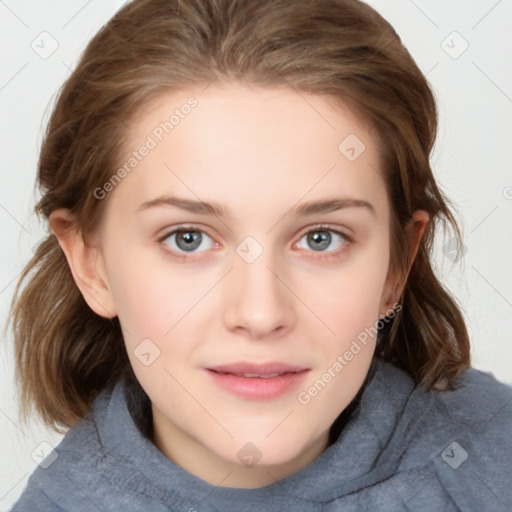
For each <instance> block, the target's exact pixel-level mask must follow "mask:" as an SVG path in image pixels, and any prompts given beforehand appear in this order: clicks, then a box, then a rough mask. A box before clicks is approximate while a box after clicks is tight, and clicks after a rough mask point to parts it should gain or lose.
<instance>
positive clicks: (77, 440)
mask: <svg viewBox="0 0 512 512" xmlns="http://www.w3.org/2000/svg"><path fill="white" fill-rule="evenodd" d="M109 394H110V390H105V391H104V392H103V393H101V394H100V395H99V396H98V397H97V399H96V400H95V402H94V406H93V411H91V414H90V415H89V417H87V418H84V419H82V420H80V421H79V422H78V423H77V424H76V425H75V426H74V427H73V428H71V429H69V430H68V431H67V432H66V434H65V435H64V437H63V438H62V440H61V441H60V443H59V444H58V445H57V446H56V447H54V448H52V449H51V451H49V453H47V454H46V457H45V459H44V460H42V461H41V462H40V463H39V464H38V466H37V467H36V469H35V470H34V472H33V473H32V474H31V475H30V477H29V479H28V482H27V485H26V488H25V490H24V492H23V493H22V495H21V496H20V498H19V499H18V501H17V502H16V504H15V505H14V508H13V509H12V510H13V512H23V511H28V510H30V511H54V510H55V511H57V510H70V509H68V508H61V506H63V503H65V502H67V501H70V502H72V504H73V505H74V506H78V505H79V504H80V503H81V502H80V500H81V496H80V492H79V491H80V486H83V485H87V483H88V482H89V481H92V480H94V479H95V478H96V475H97V474H98V472H99V470H100V469H101V466H102V460H103V459H104V457H105V453H104V446H103V445H102V442H101V438H100V435H99V432H98V422H101V411H103V410H104V406H105V402H108V398H109ZM73 488H75V491H76V492H71V489H73ZM57 504H58V505H57ZM85 505H86V504H84V506H85ZM86 509H87V508H84V510H86Z"/></svg>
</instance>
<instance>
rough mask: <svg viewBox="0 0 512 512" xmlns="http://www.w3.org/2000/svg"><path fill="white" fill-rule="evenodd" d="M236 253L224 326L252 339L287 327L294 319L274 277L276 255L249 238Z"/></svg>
mask: <svg viewBox="0 0 512 512" xmlns="http://www.w3.org/2000/svg"><path fill="white" fill-rule="evenodd" d="M236 253H237V254H236V255H235V260H234V269H233V272H232V276H231V278H232V282H231V283H230V288H231V295H230V301H229V302H228V304H227V306H226V307H227V310H226V312H225V320H226V323H227V325H228V326H229V327H230V328H244V329H246V330H248V331H251V333H252V334H253V336H255V337H261V336H264V335H266V334H269V333H270V332H272V331H274V330H276V329H278V328H281V329H282V328H284V327H289V326H290V324H291V322H292V321H293V318H294V315H293V307H292V306H293V305H292V302H291V300H290V296H289V295H290V292H289V290H287V289H286V286H285V285H284V284H283V283H282V282H281V280H280V279H279V278H278V277H277V276H279V273H280V272H279V270H278V268H279V267H280V265H279V264H278V261H277V260H278V255H276V254H275V251H274V250H273V249H272V248H271V247H264V246H263V244H261V243H259V242H258V241H257V240H256V239H254V238H253V237H247V238H246V239H245V240H243V241H242V242H241V243H240V244H239V245H238V246H237V248H236ZM276 274H277V276H276ZM233 281H234V282H233Z"/></svg>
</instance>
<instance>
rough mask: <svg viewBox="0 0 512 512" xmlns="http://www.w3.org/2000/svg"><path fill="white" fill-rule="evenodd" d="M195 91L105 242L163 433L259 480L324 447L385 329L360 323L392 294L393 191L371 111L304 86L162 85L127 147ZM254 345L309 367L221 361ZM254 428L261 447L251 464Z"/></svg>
mask: <svg viewBox="0 0 512 512" xmlns="http://www.w3.org/2000/svg"><path fill="white" fill-rule="evenodd" d="M303 96H305V97H308V95H307V94H303ZM190 97H194V98H195V99H196V100H197V105H196V106H195V107H194V108H193V109H190V112H189V113H188V114H187V115H184V116H183V118H180V121H179V124H177V125H176V126H175V127H174V128H173V129H172V131H170V132H169V133H168V134H165V135H163V136H162V140H160V141H158V143H157V144H156V145H155V147H153V148H152V149H151V150H150V151H149V152H148V153H147V155H146V156H145V157H144V158H142V159H141V161H140V162H139V163H138V164H137V166H136V168H134V170H133V171H131V172H130V173H129V175H127V176H126V177H125V178H124V179H123V180H122V181H121V182H120V183H119V184H117V185H116V187H115V189H114V190H113V191H112V192H111V193H110V195H109V196H108V198H107V201H108V205H107V208H106V214H105V218H104V222H103V225H102V229H101V245H102V255H103V257H104V263H105V268H106V269H107V277H108V286H109V289H110V293H111V295H112V301H113V303H114V304H115V307H116V311H117V314H118V316H119V320H120V322H121V325H122V326H123V329H124V338H125V343H126V347H127V351H128V355H129V357H130V362H131V365H132V367H133V369H134V372H135V374H136V376H137V379H138V380H139V382H140V383H141V385H142V387H143V388H144V390H145V391H146V393H147V394H148V396H149V397H150V399H151V401H152V408H153V421H154V431H155V439H154V442H155V444H156V445H157V446H158V447H159V448H160V449H161V450H162V451H163V452H164V453H165V454H166V455H167V456H168V457H169V458H171V459H172V460H174V461H175V462H177V463H178V464H180V465H182V466H183V467H184V468H185V469H188V470H189V471H190V472H192V473H194V474H196V475H198V476H200V477H201V478H203V479H205V480H207V481H210V482H212V483H218V481H220V480H221V477H220V475H222V477H224V476H225V474H226V470H228V469H232V470H233V475H232V477H230V479H228V481H227V482H224V485H227V486H235V487H236V486H240V487H242V486H246V487H253V486H255V485H258V483H259V484H260V485H263V483H262V482H265V481H266V480H265V479H268V473H265V471H264V467H265V466H270V465H272V467H273V474H274V475H275V476H278V475H283V476H284V475H286V474H290V473H291V472H294V471H296V470H298V469H300V468H301V467H304V466H305V465H307V464H308V463H309V462H310V461H312V460H313V459H314V458H316V457H317V456H318V454H319V453H321V451H323V450H324V449H325V445H326V440H327V435H328V430H329V428H330V426H331V424H332V423H333V421H334V420H335V418H336V417H337V416H338V415H339V413H340V412H341V411H342V410H343V409H344V408H345V407H346V406H347V405H348V404H349V403H350V401H351V400H352V399H353V398H354V396H355V395H356V393H357V391H358V390H359V388H360V386H361V385H362V383H363V381H364V379H365V377H366V375H367V371H368V368H369V365H370V363H371V360H372V356H373V352H374V348H375V341H376V340H375V338H374V337H372V336H368V337H367V338H366V339H365V340H364V342H362V341H361V339H359V340H358V335H359V334H360V333H361V332H364V330H365V329H367V328H368V327H371V326H373V325H374V324H375V323H376V322H377V321H378V319H379V313H381V312H382V311H383V305H384V304H385V299H386V295H387V290H388V280H387V277H388V267H389V241H390V235H389V203H388V197H387V193H386V188H385V185H384V182H383V180H382V179H381V177H380V175H379V173H378V172H375V169H380V165H381V162H380V158H379V153H378V150H377V144H376V141H375V140H374V135H373V134H372V132H370V131H369V130H368V127H367V126H366V124H365V123H363V122H362V121H361V120H359V119H358V117H356V116H355V115H354V114H352V113H351V112H350V111H349V110H348V109H343V108H341V107H335V106H334V105H333V104H332V102H330V101H328V100H327V99H326V98H323V97H321V96H311V95H310V96H309V98H310V99H311V102H312V104H314V105H315V109H313V108H312V107H311V105H310V104H309V103H308V102H306V101H304V98H303V97H302V96H301V95H298V94H297V93H296V92H294V91H293V90H290V89H284V88H283V89H272V90H269V89H258V88H254V87H245V86H240V85H234V84H231V85H227V84H225V85H223V86H222V87H214V86H211V87H209V88H207V89H206V90H205V91H201V90H200V89H198V90H186V91H181V92H175V93H172V94H168V95H165V96H162V97H160V98H158V99H157V100H155V101H153V102H152V103H151V105H150V106H149V108H148V109H146V110H144V114H142V113H141V114H139V116H138V117H137V118H136V122H135V121H134V122H133V123H132V129H131V132H130V136H129V139H128V141H127V144H126V147H127V148H131V147H138V146H140V144H143V143H144V141H145V140H148V136H151V135H152V134H153V137H154V130H155V127H158V126H160V123H162V121H163V120H165V119H168V118H169V112H172V111H174V110H175V109H176V108H178V107H179V106H180V105H183V104H185V103H186V101H187V98H190ZM319 113H324V114H325V116H326V117H327V118H328V119H329V123H327V122H326V121H325V119H324V117H323V116H322V115H319ZM333 127H334V129H333ZM127 151H128V150H127ZM178 231H179V236H178ZM308 233H309V236H308ZM340 248H341V249H340ZM187 249H190V251H188V250H187ZM315 249H316V250H315ZM336 251H337V252H336ZM354 342H355V343H356V345H357V347H356V346H355V345H354ZM141 347H142V348H141ZM143 354H146V355H144V356H143ZM147 354H149V355H147ZM345 354H346V356H345ZM349 354H352V357H350V356H349ZM340 357H341V359H340ZM341 360H342V361H343V362H344V364H342V363H341ZM237 362H248V363H254V364H267V363H283V364H286V365H292V366H294V367H296V368H300V369H303V370H304V371H303V373H302V377H301V378H300V379H297V382H295V383H292V384H290V383H289V382H288V381H287V383H285V384H286V385H284V384H283V386H284V387H283V389H282V390H281V391H279V389H280V388H279V385H277V384H275V383H271V382H269V383H268V390H270V391H271V390H272V389H273V390H274V391H273V393H274V394H273V395H272V393H270V391H269V396H266V397H265V396H259V395H258V396H256V395H257V390H256V391H255V392H254V393H255V394H253V395H250V393H251V392H252V391H251V389H252V388H251V389H249V391H247V393H246V394H245V395H243V393H242V394H240V392H236V390H235V388H236V386H237V385H238V384H236V383H234V384H233V386H234V387H233V388H231V389H228V388H229V383H228V385H227V386H226V385H224V384H225V382H224V381H223V382H224V384H222V383H221V382H220V381H219V378H218V375H217V376H215V375H212V372H211V371H210V370H209V369H211V368H212V367H214V366H215V367H218V366H222V365H230V364H233V363H237ZM340 367H341V368H340ZM240 368H241V367H240ZM273 369H275V368H274V367H270V366H269V367H268V371H269V373H270V374H273V373H274V371H273ZM242 373H245V374H247V373H251V372H247V371H244V372H242ZM277 373H279V372H277ZM326 373H328V374H329V375H331V379H330V380H329V382H328V383H325V382H324V384H325V385H324V386H323V387H319V386H317V387H315V383H316V382H318V380H322V376H323V375H325V374H326ZM239 378H240V379H245V380H246V381H250V380H251V379H254V377H239ZM275 378H276V377H273V378H272V377H270V378H269V381H270V380H275ZM257 380H258V381H261V380H263V379H261V378H258V379H257ZM226 382H227V381H226ZM274 384H275V385H274ZM247 385H248V386H249V388H250V387H251V386H253V387H255V386H256V385H255V384H254V382H252V383H251V382H247ZM272 386H274V387H272ZM313 388H314V389H317V388H319V389H317V391H311V392H309V391H308V390H310V389H313ZM236 389H238V388H236ZM262 389H267V388H262ZM276 389H277V391H276ZM238 391H240V390H239V389H238ZM253 391H254V390H253ZM300 393H302V395H300ZM242 395H243V396H242ZM270 395H272V396H270ZM299 396H302V397H304V396H307V397H309V398H308V399H307V401H305V400H300V399H299ZM287 415H288V416H287ZM285 417H286V418H285ZM270 432H271V433H272V434H271V435H269V433H270ZM247 443H250V444H249V445H248V444H247ZM244 446H255V447H257V450H258V453H259V454H260V457H261V458H260V462H259V466H260V468H259V467H258V466H256V467H254V468H251V472H250V474H249V473H248V470H247V468H246V467H244V466H243V464H242V463H241V459H240V455H239V453H240V450H242V448H243V447H244ZM242 452H243V450H242Z"/></svg>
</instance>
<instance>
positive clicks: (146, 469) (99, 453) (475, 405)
mask: <svg viewBox="0 0 512 512" xmlns="http://www.w3.org/2000/svg"><path fill="white" fill-rule="evenodd" d="M126 388H127V385H126V382H125V380H124V379H122V380H120V381H119V382H118V383H117V384H115V385H111V386H110V387H108V388H107V389H105V390H104V391H103V392H102V393H101V394H100V395H98V397H97V398H96V400H95V402H94V406H93V409H92V411H91V415H90V417H89V418H88V419H85V420H82V421H81V422H80V423H79V424H78V425H77V426H76V427H75V428H73V429H71V430H69V431H68V432H67V433H66V435H65V436H64V438H63V439H62V441H61V442H60V444H59V445H58V446H57V447H56V453H57V455H58V456H57V458H56V459H55V460H54V461H53V462H52V463H51V464H50V465H49V466H48V467H46V468H44V466H45V464H44V463H42V464H40V467H38V468H37V469H36V470H35V471H34V473H33V474H32V475H31V477H30V479H29V481H28V484H27V488H26V489H25V491H24V493H23V494H22V496H21V498H20V499H19V501H18V502H17V503H16V504H15V505H14V508H13V509H12V511H15V512H29V511H30V512H34V511H61V512H62V511H66V512H67V511H73V512H91V511H102V512H107V511H121V512H132V511H133V512H135V511H137V512H139V511H152V512H167V511H181V512H213V511H223V512H224V511H226V512H228V511H233V512H235V511H236V512H244V511H247V512H249V511H254V512H262V511H276V512H277V511H280V512H282V511H294V512H302V511H303V512H309V511H311V512H313V511H325V512H329V511H331V512H334V511H339V512H356V511H357V512H362V511H366V512H367V511H377V510H378V511H390V512H398V511H410V512H429V511H436V512H441V511H442V512H452V511H453V512H455V511H458V512H460V511H463V512H469V511H472V512H484V511H492V512H510V511H512V389H511V388H510V387H508V386H506V385H505V384H502V383H500V382H499V381H497V380H496V379H495V378H494V377H493V376H492V375H490V374H487V373H484V372H481V371H479V370H476V369H469V370H467V371H466V372H465V373H464V374H463V375H462V377H461V379H460V386H459V388H458V389H457V390H455V391H432V392H427V391H426V390H425V389H424V388H415V387H414V383H413V381H412V379H411V378H410V377H409V375H408V374H407V373H405V372H404V371H402V370H400V369H398V368H397V367H395V366H394V365H392V364H390V363H387V362H383V361H381V360H378V359H374V362H373V364H372V366H371V368H370V371H369V372H368V376H367V381H366V383H365V385H364V389H363V392H362V393H361V399H360V401H359V402H358V403H357V407H355V408H354V410H353V411H352V413H351V414H350V417H349V418H348V422H347V423H346V424H345V426H344V428H343V429H342V430H341V434H340V435H339V437H338V438H337V440H336V441H335V442H334V443H333V444H332V445H330V446H329V447H328V448H327V449H326V450H325V451H324V452H323V453H322V454H321V455H320V456H319V457H318V458H317V459H316V460H314V461H313V462H312V463H311V464H310V465H309V466H307V467H306V468H304V469H302V470H301V471H298V472H296V473H294V474H293V475H290V476H288V477H286V478H284V479H282V480H280V481H278V482H276V483H273V484H271V485H268V486H265V487H260V488H257V489H237V488H228V487H216V486H214V485H210V484H208V483H207V482H205V481H203V480H201V479H199V478H197V477H195V476H194V475H192V474H191V473H189V472H187V471H185V470H184V469H182V468H181V467H179V466H177V465H176V464H174V463H173V462H172V461H170V460H169V459H168V458H167V457H165V456H164V455H163V453H161V452H160V451H159V450H158V449H157V448H156V447H155V446H154V445H153V444H152V443H151V442H150V441H149V439H148V438H147V437H146V436H145V435H144V428H146V427H147V426H148V425H146V427H145V426H144V425H143V424H142V425H141V424H140V422H139V420H134V417H137V416H136V415H135V413H132V412H131V411H132V410H133V408H132V407H130V406H129V405H128V403H127V401H128V400H127V398H126V397H127V396H130V395H125V392H124V390H125V389H126ZM146 400H147V397H146ZM132 414H134V417H132ZM146 422H150V420H149V419H147V416H146ZM53 455H54V456H55V454H53ZM47 462H48V461H47ZM46 465H47V464H46Z"/></svg>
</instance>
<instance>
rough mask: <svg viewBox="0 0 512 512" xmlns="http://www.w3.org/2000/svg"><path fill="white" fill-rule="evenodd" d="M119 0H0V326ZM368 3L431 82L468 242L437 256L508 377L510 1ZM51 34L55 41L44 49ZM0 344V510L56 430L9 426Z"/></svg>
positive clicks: (483, 361)
mask: <svg viewBox="0 0 512 512" xmlns="http://www.w3.org/2000/svg"><path fill="white" fill-rule="evenodd" d="M123 3H124V2H123V1H121V0H109V1H108V2H106V1H101V0H89V1H87V0H52V1H49V0H46V1H36V0H33V1H28V0H20V1H14V0H0V41H1V48H2V52H3V53H2V60H1V63H0V105H1V124H0V143H1V153H0V158H1V166H0V173H1V187H0V226H1V229H2V231H1V234H2V238H1V240H2V243H1V245H0V311H1V316H0V319H1V321H2V326H3V325H4V324H5V319H6V314H7V311H8V308H9V304H10V300H11V298H12V294H13V291H14V285H15V282H16V280H17V277H18V275H19V273H20V272H21V270H22V268H23V267H24V265H25V264H26V263H27V261H28V259H29V257H30V256H31V251H32V250H33V247H34V246H35V245H37V243H38V242H39V240H40V239H41V238H42V236H43V235H44V234H45V228H44V226H40V225H39V223H38V221H37V218H36V217H35V214H33V207H34V204H35V202H36V194H35V192H34V179H35V174H36V161H37V156H38V150H39V147H40V143H41V140H42V132H43V128H44V126H45V122H46V121H47V119H48V115H49V113H50V107H51V104H52V102H53V100H54V98H55V94H56V92H57V90H58V88H59V87H60V86H61V84H62V82H63V81H64V80H65V79H66V78H67V77H68V76H69V74H70V70H71V69H73V67H74V65H75V63H76V61H77V59H78V57H79V55H80V53H81V51H82V50H83V49H84V48H85V45H86V44H87V42H88V41H89V40H90V38H91V37H92V36H93V35H94V34H95V33H96V32H97V30H98V29H99V28H100V27H101V26H102V25H103V24H104V23H105V22H106V21H107V20H108V19H110V17H111V16H112V15H113V14H114V13H115V12H116V10H117V9H118V8H120V7H121V5H122V4H123ZM368 3H369V4H370V5H372V6H373V7H374V8H376V9H377V10H378V11H379V12H380V13H381V14H382V15H383V16H384V17H385V18H386V19H388V20H389V21H390V22H391V24H392V25H393V26H394V27H395V28H396V30H397V32H398V33H399V34H400V36H401V37H402V40H403V42H404V44H405V46H406V47H407V48H408V49H409V51H410V52H411V54H412V56H413V57H414V58H415V60H416V62H417V63H418V65H419V67H420V68H421V69H422V71H423V72H424V73H425V74H426V75H427V78H428V80H429V81H430V83H431V84H432V86H433V88H434V91H435V94H436V97H437V100H438V105H439V114H440V124H439V136H438V140H437V143H436V147H435V152H434V155H433V158H432V165H433V168H434V171H435V173H436V176H437V178H438V180H439V183H440V185H441V187H442V189H443V190H444V191H445V192H446V193H447V195H448V197H450V198H451V199H452V200H453V202H454V203H455V205H456V208H457V212H458V214H459V216H458V218H459V220H460V222H461V224H462V228H463V233H464V243H465V246H466V247H467V253H466V255H465V256H464V258H463V259H462V260H461V261H459V262H456V263H454V262H453V261H451V259H450V255H449V254H445V253H446V250H443V246H444V244H445V243H447V242H448V239H441V240H440V241H439V244H438V246H437V253H436V254H437V258H436V262H435V263H436V268H437V269H438V271H439V273H440V275H441V276H442V277H443V279H444V281H445V282H446V283H447V285H448V286H449V288H450V289H451V290H452V291H453V292H454V294H455V295H456V297H457V298H458V300H459V301H460V303H461V305H462V307H463V310H464V312H465V317H466V320H467V322H468V326H469V330H470V335H471V339H472V347H473V348H472V357H473V366H474V367H475V368H478V369H481V370H483V371H486V372H492V373H493V374H494V375H495V376H496V378H497V379H499V380H501V381H502V382H506V383H508V384H511V385H512V373H511V369H510V366H511V360H512V341H511V338H510V335H509V332H508V322H509V321H510V319H511V317H512V258H511V256H512V228H511V224H512V151H511V150H510V148H511V143H510V141H511V140H512V121H511V119H512V58H511V57H512V39H511V38H510V33H511V32H512V2H511V1H510V0H499V1H497V0H472V1H466V2H460V1H457V0H449V1H446V0H430V1H427V0H414V1H413V0H370V1H369V2H368ZM43 32H47V33H48V34H49V35H48V34H42V33H43ZM454 32H456V33H454ZM41 34H42V35H41ZM54 41H56V43H55V42H54ZM56 44H58V48H57V49H56V50H55V51H54V53H52V54H51V55H49V56H48V55H45V53H44V52H50V50H52V45H56ZM467 45H468V47H467V49H465V47H466V46H467ZM33 47H34V48H35V49H37V51H35V49H34V48H33ZM464 49H465V51H463V50H464ZM37 52H39V53H37ZM43 57H46V58H43ZM0 347H1V348H0V372H1V373H0V375H1V377H0V449H1V451H0V454H1V456H0V510H1V511H5V510H8V509H9V508H10V506H11V505H12V503H14V501H16V499H17V498H18V496H19V495H20V494H21V492H22V491H23V488H24V487H25V485H26V482H27V479H28V476H29V475H30V473H31V472H32V471H33V470H34V469H35V467H36V462H35V460H37V458H36V456H35V455H34V459H35V460H33V459H32V454H36V453H41V450H42V451H45V450H46V451H47V450H49V446H55V445H56V444H57V443H58V442H59V441H60V438H61V436H60V435H58V434H55V433H53V432H52V431H50V430H48V429H46V428H44V427H42V425H41V424H40V423H39V422H38V421H37V420H36V419H34V423H33V425H32V426H30V427H22V426H20V424H19V421H18V418H17V404H16V403H15V400H14V388H13V353H12V337H11V335H10V333H8V335H7V337H5V336H3V335H2V343H1V344H0ZM40 443H47V444H43V445H41V444H40Z"/></svg>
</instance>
